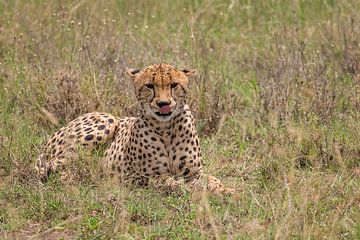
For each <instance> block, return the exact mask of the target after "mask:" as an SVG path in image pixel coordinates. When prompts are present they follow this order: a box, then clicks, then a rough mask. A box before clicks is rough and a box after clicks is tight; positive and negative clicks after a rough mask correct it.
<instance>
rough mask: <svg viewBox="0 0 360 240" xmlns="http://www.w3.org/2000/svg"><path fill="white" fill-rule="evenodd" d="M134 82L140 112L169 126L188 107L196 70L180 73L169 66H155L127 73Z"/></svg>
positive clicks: (128, 70)
mask: <svg viewBox="0 0 360 240" xmlns="http://www.w3.org/2000/svg"><path fill="white" fill-rule="evenodd" d="M126 72H127V74H128V75H129V76H130V77H131V78H132V80H133V81H134V87H135V94H136V98H137V100H138V101H139V103H140V106H141V110H142V111H143V112H144V113H145V114H146V115H147V116H150V117H153V118H155V119H157V120H158V121H161V122H166V121H169V120H170V119H172V118H173V117H174V116H176V115H177V114H179V113H180V112H181V111H182V109H183V108H184V106H185V105H186V98H187V93H188V84H189V77H190V76H193V75H195V74H196V71H195V70H178V69H176V68H175V67H173V66H171V65H168V64H155V65H151V66H149V67H147V68H145V69H143V70H138V69H126Z"/></svg>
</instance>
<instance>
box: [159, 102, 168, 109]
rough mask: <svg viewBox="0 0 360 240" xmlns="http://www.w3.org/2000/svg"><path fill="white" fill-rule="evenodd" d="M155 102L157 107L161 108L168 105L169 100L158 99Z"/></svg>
mask: <svg viewBox="0 0 360 240" xmlns="http://www.w3.org/2000/svg"><path fill="white" fill-rule="evenodd" d="M156 104H157V105H158V106H159V108H162V107H164V106H167V105H170V102H168V101H158V102H156Z"/></svg>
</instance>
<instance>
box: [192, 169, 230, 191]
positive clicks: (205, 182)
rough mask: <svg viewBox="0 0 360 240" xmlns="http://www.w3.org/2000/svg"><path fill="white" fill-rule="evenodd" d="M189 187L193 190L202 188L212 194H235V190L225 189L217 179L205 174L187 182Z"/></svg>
mask: <svg viewBox="0 0 360 240" xmlns="http://www.w3.org/2000/svg"><path fill="white" fill-rule="evenodd" d="M189 185H190V186H191V187H194V188H202V189H204V190H206V191H208V192H211V193H214V194H234V193H235V189H233V188H228V187H225V186H224V185H223V184H222V183H221V181H220V180H219V179H218V178H216V177H214V176H211V175H207V174H205V173H200V174H199V176H198V177H197V178H194V179H193V180H191V181H189Z"/></svg>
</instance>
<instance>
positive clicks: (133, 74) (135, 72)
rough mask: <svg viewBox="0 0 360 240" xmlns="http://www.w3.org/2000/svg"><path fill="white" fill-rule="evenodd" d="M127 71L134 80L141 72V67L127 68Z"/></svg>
mask: <svg viewBox="0 0 360 240" xmlns="http://www.w3.org/2000/svg"><path fill="white" fill-rule="evenodd" d="M125 71H126V73H127V75H129V76H130V77H131V79H132V80H134V79H135V78H136V77H137V76H138V75H139V73H140V70H139V69H134V68H127V69H126V70H125Z"/></svg>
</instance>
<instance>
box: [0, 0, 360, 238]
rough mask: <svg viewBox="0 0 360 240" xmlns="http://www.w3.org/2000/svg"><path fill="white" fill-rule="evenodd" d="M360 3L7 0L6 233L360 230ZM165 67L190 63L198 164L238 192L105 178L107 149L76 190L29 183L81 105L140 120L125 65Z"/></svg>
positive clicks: (302, 234)
mask: <svg viewBox="0 0 360 240" xmlns="http://www.w3.org/2000/svg"><path fill="white" fill-rule="evenodd" d="M359 10H360V3H359V2H358V1H355V0H349V1H325V0H323V1H320V0H316V1H305V0H302V1H300V0H299V1H280V0H279V1H243V0H239V1H220V0H203V1H201V0H198V1H190V0H187V1H178V0H173V1H138V2H134V1H124V0H118V1H115V0H109V1H78V2H76V1H75V2H73V1H61V2H58V1H40V0H37V1H35V0H34V1H1V2H0V238H1V239H2V238H4V239H16V238H18V239H28V238H31V237H32V239H38V238H46V239H229V238H230V239H359V238H360V207H359V199H360V192H359V189H360V188H359V184H360V180H359V179H360V121H359V117H360V116H359V113H360V95H359V94H360V93H359V89H360V63H359V59H360V45H359V39H360V27H359V26H360V24H359V23H360V17H359V14H358V12H359ZM159 62H167V63H170V64H173V65H175V66H178V67H192V68H195V69H197V71H198V77H197V78H196V79H194V80H193V81H192V82H191V97H190V102H191V106H192V109H193V111H194V114H195V116H196V118H197V124H198V125H197V126H198V131H199V133H200V136H201V145H202V152H203V160H204V163H205V165H206V171H207V172H208V173H210V174H212V175H215V176H217V177H219V178H220V179H222V181H224V183H226V185H228V186H231V187H234V188H236V189H237V192H236V194H235V195H234V196H222V197H220V196H211V195H207V194H204V193H200V192H195V193H189V192H186V191H185V190H184V191H183V192H180V193H179V192H174V193H167V192H164V191H162V190H157V189H154V188H149V189H141V188H123V187H118V186H114V185H112V184H111V183H109V182H107V180H106V179H100V178H99V176H98V170H99V169H98V159H99V156H100V155H101V151H99V153H98V154H97V155H96V156H94V157H89V156H86V155H84V156H83V157H82V158H81V162H79V163H78V164H77V165H76V166H74V167H75V168H76V167H77V168H78V169H77V171H78V177H77V178H76V179H74V180H73V181H72V182H71V183H67V184H65V183H62V182H61V181H60V179H59V176H57V175H53V176H52V177H51V179H50V180H49V181H48V182H46V183H44V184H42V183H40V182H38V181H37V180H36V179H35V177H34V171H33V166H34V163H35V160H36V157H37V155H38V154H39V152H40V151H41V146H42V144H43V143H44V141H45V140H46V139H47V138H48V137H49V136H50V135H51V134H52V133H53V132H54V131H56V129H58V128H59V127H60V126H62V125H64V124H66V123H67V122H69V121H70V120H72V119H73V118H75V117H77V116H79V115H80V114H83V113H85V112H90V111H106V112H110V113H113V114H115V115H118V116H133V115H135V114H136V111H137V110H136V109H137V106H136V104H134V103H135V98H134V96H133V91H132V85H131V81H130V80H129V79H127V78H126V77H125V74H124V69H125V68H126V67H135V68H141V67H145V66H147V65H150V64H153V63H159ZM44 110H45V111H44ZM46 113H51V114H52V115H49V114H46ZM53 120H55V122H54V121H53ZM51 122H53V123H51ZM56 122H59V123H58V124H57V123H56Z"/></svg>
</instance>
